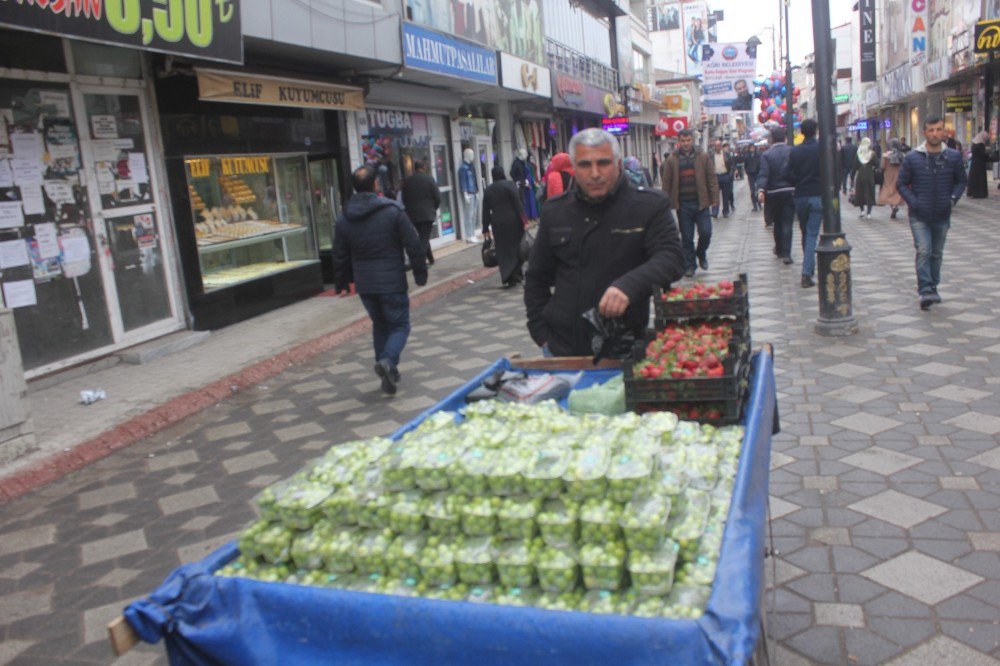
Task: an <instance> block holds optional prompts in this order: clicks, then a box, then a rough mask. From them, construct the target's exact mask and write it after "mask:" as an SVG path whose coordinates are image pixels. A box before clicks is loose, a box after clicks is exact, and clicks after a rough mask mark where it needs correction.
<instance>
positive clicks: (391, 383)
mask: <svg viewBox="0 0 1000 666" xmlns="http://www.w3.org/2000/svg"><path fill="white" fill-rule="evenodd" d="M375 374H376V375H378V376H379V379H381V380H382V393H385V394H386V395H396V381H397V380H396V378H397V377H398V376H399V373H398V372H397V371H396V369H395V368H394V367H392V364H391V363H389V361H387V360H386V359H384V358H383V359H382V360H381V361H379V362H378V363H376V364H375Z"/></svg>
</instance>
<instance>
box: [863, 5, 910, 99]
mask: <svg viewBox="0 0 1000 666" xmlns="http://www.w3.org/2000/svg"><path fill="white" fill-rule="evenodd" d="M925 1H926V0H913V2H919V3H921V5H922V6H925V7H926V5H925V4H924V3H925ZM858 14H859V16H860V18H861V47H860V48H861V82H862V83H870V82H874V81H875V48H876V46H875V38H876V35H877V32H876V29H875V0H859V1H858Z"/></svg>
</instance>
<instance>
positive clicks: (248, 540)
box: [237, 518, 273, 558]
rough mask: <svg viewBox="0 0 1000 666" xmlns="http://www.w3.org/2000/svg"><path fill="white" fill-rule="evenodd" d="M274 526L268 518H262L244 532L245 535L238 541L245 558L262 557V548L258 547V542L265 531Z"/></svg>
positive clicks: (241, 535)
mask: <svg viewBox="0 0 1000 666" xmlns="http://www.w3.org/2000/svg"><path fill="white" fill-rule="evenodd" d="M272 524H273V523H272V522H271V521H270V520H268V519H267V518H261V519H259V520H255V521H254V522H253V523H251V524H250V525H249V526H248V527H247V528H246V529H245V530H243V533H242V534H240V538H239V540H238V541H237V546H238V547H239V549H240V553H241V554H242V555H243V556H244V557H248V558H253V557H260V554H261V553H260V546H259V545H258V542H257V540H258V539H259V538H260V535H261V534H263V533H264V531H265V530H267V529H268V528H269V527H271V525H272Z"/></svg>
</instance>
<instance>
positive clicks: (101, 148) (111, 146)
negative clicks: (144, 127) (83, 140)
mask: <svg viewBox="0 0 1000 666" xmlns="http://www.w3.org/2000/svg"><path fill="white" fill-rule="evenodd" d="M90 147H91V148H92V149H93V152H94V157H93V159H94V161H95V162H117V161H118V153H120V152H121V151H123V150H132V148H134V147H135V141H133V140H132V139H102V140H100V141H94V142H92V143H91V144H90Z"/></svg>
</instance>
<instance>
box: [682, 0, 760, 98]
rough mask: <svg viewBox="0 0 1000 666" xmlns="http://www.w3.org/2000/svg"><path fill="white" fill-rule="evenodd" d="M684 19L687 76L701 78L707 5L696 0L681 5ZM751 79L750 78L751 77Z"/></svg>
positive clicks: (707, 37) (706, 31) (706, 34)
mask: <svg viewBox="0 0 1000 666" xmlns="http://www.w3.org/2000/svg"><path fill="white" fill-rule="evenodd" d="M682 7H683V11H682V15H683V18H684V55H685V66H686V67H687V70H686V71H687V75H688V76H690V77H694V78H698V79H700V78H701V77H702V71H703V70H702V65H701V57H702V47H703V46H705V44H708V42H709V36H708V5H707V4H706V3H705V2H701V0H698V1H696V2H688V3H685V4H684V5H682ZM751 78H752V77H751Z"/></svg>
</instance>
